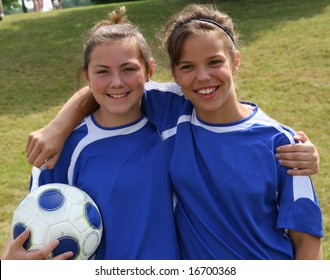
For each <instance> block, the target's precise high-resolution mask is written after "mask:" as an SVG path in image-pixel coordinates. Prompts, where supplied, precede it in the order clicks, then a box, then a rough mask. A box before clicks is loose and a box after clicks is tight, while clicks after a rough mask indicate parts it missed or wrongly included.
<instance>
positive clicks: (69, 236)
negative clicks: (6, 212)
mask: <svg viewBox="0 0 330 280" xmlns="http://www.w3.org/2000/svg"><path fill="white" fill-rule="evenodd" d="M89 203H91V204H89ZM86 205H89V207H88V209H89V211H87V215H89V216H91V217H88V218H87V217H86V212H85V211H86V210H85V208H86ZM89 220H92V223H93V225H92V223H90V221H89ZM20 224H22V225H23V226H21V225H20ZM95 225H97V228H96V227H95ZM12 227H13V230H14V228H15V229H16V231H13V234H14V235H15V234H16V236H14V238H16V237H17V236H18V235H19V234H20V233H21V232H23V231H24V228H29V229H30V238H29V240H28V241H27V242H26V243H25V244H24V247H25V248H26V249H27V250H29V251H35V250H40V249H41V248H43V247H44V246H45V245H47V244H49V243H50V242H51V241H52V240H55V239H58V240H59V241H60V245H59V246H58V247H57V248H55V250H54V252H53V254H55V255H57V254H61V253H64V252H66V251H69V250H71V251H73V252H74V253H76V255H75V256H74V259H89V258H90V257H91V256H92V255H93V254H94V252H95V250H96V249H97V247H98V245H99V244H100V241H101V237H102V230H103V228H102V219H101V216H100V213H99V211H98V209H97V206H96V205H95V203H94V202H93V200H92V199H91V198H90V197H89V196H88V195H87V194H86V193H85V192H83V191H82V190H80V189H78V188H76V187H73V186H69V185H64V184H48V185H44V186H41V187H39V188H37V189H35V190H34V191H32V192H31V193H29V194H28V195H27V196H26V198H25V199H24V200H23V201H22V202H21V203H20V204H19V206H18V207H17V209H16V210H15V213H14V216H13V222H12ZM14 232H15V233H14ZM71 246H72V247H71Z"/></svg>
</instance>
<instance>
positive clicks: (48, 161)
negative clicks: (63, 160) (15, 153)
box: [26, 133, 59, 169]
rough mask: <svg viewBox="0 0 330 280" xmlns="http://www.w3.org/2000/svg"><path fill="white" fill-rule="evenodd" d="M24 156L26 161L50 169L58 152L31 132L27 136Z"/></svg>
mask: <svg viewBox="0 0 330 280" xmlns="http://www.w3.org/2000/svg"><path fill="white" fill-rule="evenodd" d="M26 157H27V161H28V162H29V163H30V164H32V165H34V166H36V167H38V168H43V169H45V168H46V169H52V168H53V167H54V165H55V163H56V161H57V159H58V157H59V154H56V153H55V152H54V148H53V147H52V146H50V145H48V144H46V143H44V142H43V141H41V140H40V139H38V137H37V136H34V134H33V133H31V134H30V135H29V137H28V142H27V145H26Z"/></svg>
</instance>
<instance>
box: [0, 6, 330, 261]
mask: <svg viewBox="0 0 330 280" xmlns="http://www.w3.org/2000/svg"><path fill="white" fill-rule="evenodd" d="M190 2H192V1H183V0H181V1H177V0H167V1H161V0H153V1H151V0H149V1H135V2H127V3H126V6H127V8H128V17H129V19H130V20H131V21H132V22H134V23H136V24H138V25H139V26H140V28H141V29H142V31H143V33H144V34H145V35H146V38H147V40H148V41H149V43H150V44H151V46H152V50H153V53H154V56H155V58H156V61H157V63H156V74H155V75H154V79H155V80H159V81H166V80H169V79H170V74H169V72H168V70H167V63H168V62H167V57H166V55H165V54H164V53H162V52H161V51H160V50H159V41H158V40H157V38H156V37H155V34H156V33H158V32H159V30H160V28H161V27H162V26H163V24H164V23H165V21H166V18H167V17H168V16H169V15H171V14H172V13H173V12H175V11H178V10H180V9H181V8H182V7H183V6H184V5H185V4H187V3H190ZM200 2H202V1H200ZM204 2H206V1H204ZM214 2H217V5H218V7H219V8H220V9H221V10H223V11H225V12H227V13H228V14H229V15H230V16H232V17H233V18H234V20H235V21H236V24H237V27H238V29H239V30H240V33H241V39H242V41H243V44H242V45H241V47H240V49H241V54H242V60H241V68H240V71H239V74H238V76H237V83H238V86H239V90H238V95H239V97H240V98H241V99H245V100H252V101H254V102H256V103H257V104H258V105H259V106H260V107H261V108H262V109H263V110H264V111H266V112H267V113H268V114H269V115H271V116H272V117H274V118H276V119H277V120H279V121H280V122H283V123H285V124H287V125H289V126H291V127H293V128H295V129H299V130H304V131H306V132H307V133H308V136H309V137H310V139H311V140H312V141H313V143H314V144H315V145H316V146H317V148H318V150H319V152H320V155H321V169H320V172H319V173H318V174H317V175H314V176H312V179H313V182H314V184H315V186H316V190H317V193H318V198H319V201H320V204H321V206H322V209H323V217H324V233H325V237H324V239H323V250H324V257H325V259H330V241H329V238H330V195H329V189H330V188H329V187H330V175H329V173H328V171H329V170H330V155H329V149H328V139H327V137H328V135H329V134H330V125H329V121H330V94H329V92H330V82H329V77H330V65H329V64H330V48H329V46H330V36H329V35H330V34H329V27H328V23H329V22H330V4H329V2H328V1H327V0H314V1H309V0H291V1H285V0H277V1H271V0H236V1H214ZM288 2H290V3H288ZM117 5H118V4H117ZM114 6H116V5H115V4H109V5H100V6H89V7H81V8H72V9H63V10H60V11H54V12H45V13H29V14H19V15H10V16H6V17H5V18H4V21H2V22H0V42H1V43H0V54H1V56H0V97H1V98H0V123H1V125H0V135H1V138H0V146H1V150H0V228H1V230H0V251H1V252H2V249H3V245H4V242H5V240H6V238H7V236H8V234H9V231H10V223H11V218H12V213H13V211H14V209H15V207H16V205H17V204H18V202H19V201H20V200H21V199H22V198H23V196H24V195H25V194H26V192H27V189H28V184H29V175H30V170H31V166H30V165H29V164H28V163H27V162H26V159H25V143H26V140H27V136H28V134H29V132H31V131H33V130H36V129H38V128H40V127H42V126H44V125H45V124H46V123H47V122H48V121H49V120H50V119H51V118H52V117H54V116H55V114H56V113H57V112H58V110H59V108H60V107H61V106H62V105H63V104H64V102H65V101H66V100H67V99H68V98H69V96H70V95H71V94H72V93H73V92H74V91H75V90H76V89H77V88H78V87H79V84H78V83H77V82H76V80H77V79H76V77H77V69H78V66H79V64H80V54H81V42H82V34H83V32H84V31H85V30H87V29H88V28H90V27H91V26H92V25H93V24H94V23H95V22H96V21H98V20H100V19H101V18H104V17H105V15H106V13H107V12H108V11H109V10H111V9H113V7H114Z"/></svg>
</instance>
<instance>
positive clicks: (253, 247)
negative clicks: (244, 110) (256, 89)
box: [143, 84, 323, 259]
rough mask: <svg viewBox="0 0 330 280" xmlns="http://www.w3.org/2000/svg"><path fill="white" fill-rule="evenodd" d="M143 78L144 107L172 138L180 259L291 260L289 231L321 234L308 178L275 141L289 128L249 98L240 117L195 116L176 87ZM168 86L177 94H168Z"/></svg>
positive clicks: (287, 139) (288, 139)
mask: <svg viewBox="0 0 330 280" xmlns="http://www.w3.org/2000/svg"><path fill="white" fill-rule="evenodd" d="M163 87H164V85H161V86H160V87H159V85H157V84H156V85H155V84H149V91H147V92H146V95H145V97H144V103H143V108H144V111H145V112H146V114H147V117H148V118H149V119H150V121H151V122H153V123H154V124H155V125H156V126H157V128H158V130H159V132H160V133H161V135H162V137H163V139H164V142H171V143H173V155H172V158H171V160H170V174H171V178H172V181H173V184H174V187H175V190H176V195H177V203H176V206H175V217H176V224H177V229H178V235H179V243H180V246H181V252H182V257H183V258H184V259H293V258H294V248H293V244H292V241H291V240H290V238H289V236H288V234H287V229H292V230H295V231H299V232H303V233H307V234H311V235H315V236H318V237H322V236H323V233H322V214H321V209H320V207H319V205H318V202H317V198H316V195H315V192H314V188H313V185H312V182H311V180H310V178H309V177H308V176H289V175H287V172H286V171H287V168H285V167H283V166H280V165H279V163H278V161H277V160H276V158H275V150H276V147H278V146H281V145H285V144H289V143H294V140H293V137H292V136H293V132H292V131H291V130H290V129H289V128H287V127H285V126H283V125H281V124H279V123H277V122H276V121H275V120H273V119H271V118H269V117H268V116H267V115H266V114H264V113H263V112H262V111H261V110H260V109H259V108H258V107H257V106H256V105H255V104H252V103H248V105H250V107H251V109H252V111H253V113H252V114H251V115H250V116H249V117H248V118H246V119H243V120H241V121H238V122H235V123H230V124H225V125H214V124H208V123H205V122H203V121H201V120H200V119H198V117H197V115H196V112H195V110H194V109H193V107H192V105H191V104H190V102H188V101H187V100H186V99H185V98H184V97H183V96H182V94H180V92H179V91H178V89H177V88H176V87H175V86H174V85H171V86H165V87H164V88H163ZM171 92H177V94H173V93H171Z"/></svg>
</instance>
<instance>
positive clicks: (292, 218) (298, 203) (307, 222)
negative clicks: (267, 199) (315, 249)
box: [277, 137, 323, 237]
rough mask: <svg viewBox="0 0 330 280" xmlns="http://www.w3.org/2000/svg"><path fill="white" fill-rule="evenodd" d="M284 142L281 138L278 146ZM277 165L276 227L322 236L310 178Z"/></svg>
mask: <svg viewBox="0 0 330 280" xmlns="http://www.w3.org/2000/svg"><path fill="white" fill-rule="evenodd" d="M284 138H286V137H284ZM285 144H287V143H286V141H285V140H283V139H282V141H280V142H279V144H278V146H280V145H285ZM278 166H279V167H278V170H279V171H278V178H279V180H278V184H279V187H278V190H279V191H278V208H279V214H278V220H277V229H292V230H295V231H299V232H303V233H306V234H310V235H314V236H318V237H323V228H322V211H321V207H320V205H319V203H318V200H317V196H316V193H315V190H314V186H313V183H312V180H311V178H310V177H309V176H291V175H288V174H287V169H288V168H286V167H283V166H280V165H278Z"/></svg>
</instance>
